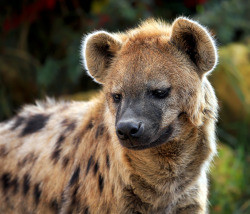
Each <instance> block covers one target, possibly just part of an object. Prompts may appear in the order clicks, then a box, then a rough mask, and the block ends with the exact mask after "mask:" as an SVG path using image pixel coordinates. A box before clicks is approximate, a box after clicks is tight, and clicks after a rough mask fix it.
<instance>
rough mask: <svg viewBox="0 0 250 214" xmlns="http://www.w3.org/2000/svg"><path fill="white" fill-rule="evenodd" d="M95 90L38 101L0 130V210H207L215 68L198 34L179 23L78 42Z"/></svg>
mask: <svg viewBox="0 0 250 214" xmlns="http://www.w3.org/2000/svg"><path fill="white" fill-rule="evenodd" d="M81 53H82V57H83V62H84V65H85V67H86V69H87V71H88V73H89V75H90V76H91V77H93V79H94V80H95V81H96V82H99V83H101V84H103V90H102V91H101V92H100V94H99V95H98V96H97V97H96V98H95V99H93V100H91V101H89V102H54V101H51V100H48V101H47V102H44V103H41V102H40V103H37V105H36V106H35V105H34V106H26V107H24V108H23V109H22V110H21V111H20V112H19V113H18V114H17V116H16V117H14V118H13V119H11V120H9V121H7V122H3V123H1V124H0V160H1V161H0V213H60V214H66V213H83V214H90V213H91V214H99V213H101V214H102V213H104V214H113V213H115V214H116V213H120V214H130V213H137V214H139V213H140V214H151V213H154V214H163V213H165V214H167V213H168V214H177V213H178V214H181V213H183V214H184V213H185V214H187V213H191V214H194V213H199V214H201V213H207V212H208V208H207V175H206V173H207V169H208V167H209V163H210V161H211V159H212V157H213V155H214V154H215V153H216V145H215V122H216V118H217V100H216V97H215V94H214V91H213V89H212V86H211V85H210V83H209V82H208V80H207V74H209V73H210V72H211V71H212V70H213V69H214V67H215V66H216V63H217V51H216V46H215V44H214V40H213V38H212V37H211V36H210V34H209V33H208V31H207V30H206V29H205V28H204V27H203V26H201V25H200V24H198V23H197V22H195V21H192V20H189V19H187V18H184V17H180V18H178V19H176V20H175V21H174V22H173V24H172V25H168V24H166V23H164V22H162V21H159V20H153V19H151V20H147V21H145V22H143V23H142V24H141V25H140V26H139V27H137V28H135V29H132V30H129V31H127V32H125V33H112V34H111V33H108V32H105V31H97V32H94V33H91V34H89V35H87V36H86V37H84V40H83V43H82V52H81Z"/></svg>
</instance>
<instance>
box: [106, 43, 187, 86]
mask: <svg viewBox="0 0 250 214" xmlns="http://www.w3.org/2000/svg"><path fill="white" fill-rule="evenodd" d="M189 67H190V66H189V64H188V62H187V60H186V59H185V58H183V56H182V55H178V53H176V50H175V48H174V47H173V46H172V45H171V44H169V43H168V42H165V43H164V45H162V44H160V43H159V41H158V40H153V41H152V40H151V41H150V42H148V43H147V42H145V41H143V42H138V41H134V42H130V43H129V44H126V45H125V46H124V47H123V48H122V49H121V51H120V53H119V54H118V55H117V57H116V58H115V60H114V62H113V64H112V66H111V70H110V72H109V73H110V75H109V78H108V80H109V81H111V82H112V83H111V84H109V86H112V90H120V89H121V88H123V89H124V88H126V90H128V89H129V90H131V91H136V90H137V91H138V90H139V89H144V88H145V87H150V88H155V89H157V88H161V87H162V88H163V87H169V86H172V85H177V84H183V83H182V81H183V79H185V81H186V80H187V79H188V78H187V77H186V76H190V72H189V70H190V69H189Z"/></svg>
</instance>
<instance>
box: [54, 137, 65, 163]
mask: <svg viewBox="0 0 250 214" xmlns="http://www.w3.org/2000/svg"><path fill="white" fill-rule="evenodd" d="M64 140H65V136H64V135H63V134H62V135H60V137H59V138H58V140H57V142H56V147H55V149H54V151H53V153H52V155H51V158H52V160H54V163H57V161H58V160H59V158H60V153H61V151H62V148H61V145H62V143H63V141H64Z"/></svg>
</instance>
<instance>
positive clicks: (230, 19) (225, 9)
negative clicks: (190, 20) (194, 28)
mask: <svg viewBox="0 0 250 214" xmlns="http://www.w3.org/2000/svg"><path fill="white" fill-rule="evenodd" d="M249 10H250V2H249V0H212V1H209V2H208V4H206V5H205V7H204V9H203V10H202V12H201V13H200V14H198V15H197V16H196V18H197V19H198V20H200V22H201V23H203V24H204V25H206V26H209V27H210V28H211V29H213V30H214V31H215V35H216V38H218V41H219V44H226V43H229V42H232V41H239V40H240V39H243V38H245V37H247V35H249V34H250V25H249V20H250V14H249Z"/></svg>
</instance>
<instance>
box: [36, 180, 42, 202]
mask: <svg viewBox="0 0 250 214" xmlns="http://www.w3.org/2000/svg"><path fill="white" fill-rule="evenodd" d="M41 193H42V191H41V189H40V185H39V184H36V185H35V187H34V198H35V202H36V204H38V203H39V201H40V197H41Z"/></svg>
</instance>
